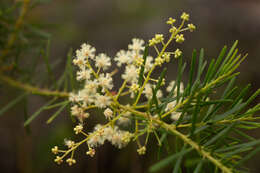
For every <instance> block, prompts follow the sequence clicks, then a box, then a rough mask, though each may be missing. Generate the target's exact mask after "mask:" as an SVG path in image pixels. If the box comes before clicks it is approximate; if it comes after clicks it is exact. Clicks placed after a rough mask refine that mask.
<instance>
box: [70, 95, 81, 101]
mask: <svg viewBox="0 0 260 173" xmlns="http://www.w3.org/2000/svg"><path fill="white" fill-rule="evenodd" d="M69 101H71V102H78V101H79V98H78V95H77V94H75V93H69Z"/></svg>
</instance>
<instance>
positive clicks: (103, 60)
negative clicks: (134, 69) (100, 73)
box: [95, 53, 111, 70]
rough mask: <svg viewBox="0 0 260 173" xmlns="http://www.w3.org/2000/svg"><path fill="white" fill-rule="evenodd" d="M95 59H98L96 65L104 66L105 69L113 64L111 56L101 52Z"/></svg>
mask: <svg viewBox="0 0 260 173" xmlns="http://www.w3.org/2000/svg"><path fill="white" fill-rule="evenodd" d="M95 61H96V63H95V65H96V67H98V68H102V69H103V70H106V69H108V67H110V66H111V60H110V57H108V56H107V55H106V54H104V53H101V54H99V55H98V56H96V59H95Z"/></svg>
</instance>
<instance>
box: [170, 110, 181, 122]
mask: <svg viewBox="0 0 260 173" xmlns="http://www.w3.org/2000/svg"><path fill="white" fill-rule="evenodd" d="M180 117H181V112H173V113H171V119H172V120H173V121H177V120H178V119H179V118H180Z"/></svg>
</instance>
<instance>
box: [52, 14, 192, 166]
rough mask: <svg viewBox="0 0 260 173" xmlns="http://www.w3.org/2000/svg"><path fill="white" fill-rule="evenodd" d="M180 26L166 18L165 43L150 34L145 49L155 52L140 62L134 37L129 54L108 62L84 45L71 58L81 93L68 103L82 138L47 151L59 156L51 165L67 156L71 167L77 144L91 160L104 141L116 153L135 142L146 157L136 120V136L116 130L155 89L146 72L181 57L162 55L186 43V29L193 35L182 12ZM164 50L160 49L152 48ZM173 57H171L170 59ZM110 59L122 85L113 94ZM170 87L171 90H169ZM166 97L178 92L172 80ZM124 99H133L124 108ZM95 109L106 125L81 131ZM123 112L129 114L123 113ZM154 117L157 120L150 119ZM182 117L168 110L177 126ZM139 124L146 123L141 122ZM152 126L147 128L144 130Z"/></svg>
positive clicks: (139, 48)
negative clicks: (119, 70)
mask: <svg viewBox="0 0 260 173" xmlns="http://www.w3.org/2000/svg"><path fill="white" fill-rule="evenodd" d="M181 19H182V23H181V24H180V26H175V25H174V24H175V23H176V22H177V20H176V19H173V18H171V17H170V18H169V19H168V21H167V22H166V23H167V24H168V25H170V30H169V32H170V34H171V36H170V38H169V39H168V40H167V39H166V38H165V37H164V35H163V34H155V36H154V38H152V39H151V40H149V41H148V46H152V47H154V48H155V51H156V53H157V55H156V57H155V58H154V57H152V56H149V55H148V56H147V57H146V59H144V58H143V57H144V51H145V42H144V40H142V39H138V38H134V39H132V43H131V44H129V45H128V50H120V51H119V52H118V53H116V55H115V57H114V58H111V57H109V56H108V55H106V54H105V53H99V54H96V48H94V47H92V46H91V45H89V44H86V43H84V44H82V45H81V48H80V49H79V50H77V51H76V56H75V58H74V59H73V64H74V65H75V66H77V68H78V70H77V73H76V79H77V80H78V81H79V82H81V83H82V86H83V87H82V88H81V89H80V90H79V91H77V92H72V93H70V96H69V100H70V102H71V103H72V106H71V115H72V116H74V117H76V118H77V119H78V121H79V124H78V125H76V126H75V127H74V132H75V134H76V135H82V136H84V138H83V140H82V141H79V142H74V141H72V140H66V139H65V145H66V146H67V149H66V150H59V148H58V147H57V146H55V147H53V148H52V150H51V151H52V153H54V154H62V155H60V156H56V158H55V160H54V161H55V162H56V163H58V164H61V163H62V162H63V159H64V158H65V157H66V156H67V155H69V154H70V155H71V157H69V158H67V159H66V163H67V164H69V165H73V164H75V163H76V160H75V159H74V151H75V149H76V148H77V147H78V146H80V145H81V144H87V145H88V148H89V150H88V151H87V152H86V154H87V155H89V156H91V157H93V156H94V155H95V153H96V150H95V149H96V148H97V147H98V146H100V145H103V144H104V143H105V141H107V142H110V143H111V144H112V145H113V146H115V147H117V148H119V149H121V148H123V147H125V146H126V145H127V144H128V143H129V142H131V141H137V144H138V146H139V149H137V153H138V154H139V155H144V154H145V153H146V146H145V145H146V143H145V145H144V146H141V145H140V142H139V139H138V136H139V135H140V133H141V132H140V131H139V125H138V123H139V122H138V120H135V127H136V128H135V132H131V131H127V130H121V127H122V126H124V127H127V126H128V125H129V124H130V123H131V122H132V120H131V119H132V117H133V115H134V114H135V112H131V111H130V110H137V109H139V107H140V108H147V107H148V105H149V102H150V100H151V99H152V97H153V95H154V93H153V89H154V88H155V87H156V83H157V82H158V80H157V79H153V78H152V77H151V73H152V72H153V70H154V69H155V67H157V66H161V65H163V64H164V63H166V62H171V61H172V60H174V58H178V57H180V56H181V55H182V51H181V50H180V49H179V48H177V49H176V50H175V51H173V52H171V51H168V50H167V51H166V48H167V47H168V45H169V44H170V43H171V42H174V41H175V42H176V43H182V42H184V41H185V38H184V35H183V34H182V33H183V32H184V31H186V30H190V31H194V30H195V29H196V27H195V26H194V25H193V24H188V25H187V27H184V24H185V22H186V21H188V20H189V14H187V13H183V14H182V15H181ZM159 45H160V46H162V47H163V48H162V49H161V50H159V49H158V48H157V46H159ZM173 57H174V58H173ZM112 59H113V60H114V61H115V63H116V65H117V67H118V68H123V73H122V74H121V78H122V80H123V81H124V82H123V84H122V86H121V87H120V88H119V89H118V90H116V89H115V85H114V78H113V76H114V75H115V73H114V72H115V71H114V70H111V69H110V68H111V66H112ZM141 71H143V76H141V77H142V78H143V83H142V82H141V83H140V81H139V80H140V72H141ZM165 84H167V81H165V79H163V80H162V84H161V86H162V85H165ZM173 87H175V89H174V88H173ZM166 92H167V93H170V92H172V93H173V97H176V95H177V87H176V85H175V81H171V82H170V83H169V84H168V86H167V87H166ZM179 92H180V93H183V92H184V85H183V83H182V82H181V83H180V86H179ZM163 93H164V92H163V91H162V90H161V89H158V90H157V91H156V98H157V99H158V101H159V102H160V98H162V97H163ZM123 96H125V97H128V99H130V100H133V99H135V100H134V101H135V102H134V103H133V102H131V103H132V104H129V105H125V104H122V103H120V101H121V100H120V97H123ZM141 96H142V97H144V98H146V100H147V101H148V104H144V105H142V104H141V105H138V104H137V103H139V99H140V97H141ZM175 106H176V101H172V102H170V103H168V104H167V105H166V108H165V110H164V111H165V112H167V111H169V110H171V109H173V108H174V107H175ZM94 108H96V109H98V110H101V112H103V115H104V119H105V120H106V121H107V124H105V125H101V124H97V125H96V126H95V127H94V130H93V131H92V132H85V131H84V126H86V119H87V118H89V117H90V116H92V115H90V113H89V112H88V110H89V109H94ZM128 108H129V109H130V110H128ZM151 116H153V117H154V118H158V115H151ZM180 116H181V113H180V112H176V111H173V112H172V113H171V119H172V120H173V121H176V120H178V119H179V117H180ZM144 122H148V120H147V121H144ZM150 126H153V125H151V124H149V127H150ZM147 129H148V130H147V132H146V133H150V132H151V131H153V130H155V128H147Z"/></svg>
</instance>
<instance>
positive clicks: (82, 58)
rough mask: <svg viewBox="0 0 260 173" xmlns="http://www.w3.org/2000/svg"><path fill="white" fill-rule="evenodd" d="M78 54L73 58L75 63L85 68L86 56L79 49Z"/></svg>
mask: <svg viewBox="0 0 260 173" xmlns="http://www.w3.org/2000/svg"><path fill="white" fill-rule="evenodd" d="M76 54H77V55H76V58H75V59H73V64H74V65H76V66H78V67H79V68H81V69H83V68H84V67H85V64H86V57H85V56H83V55H81V52H80V51H79V50H77V51H76Z"/></svg>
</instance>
